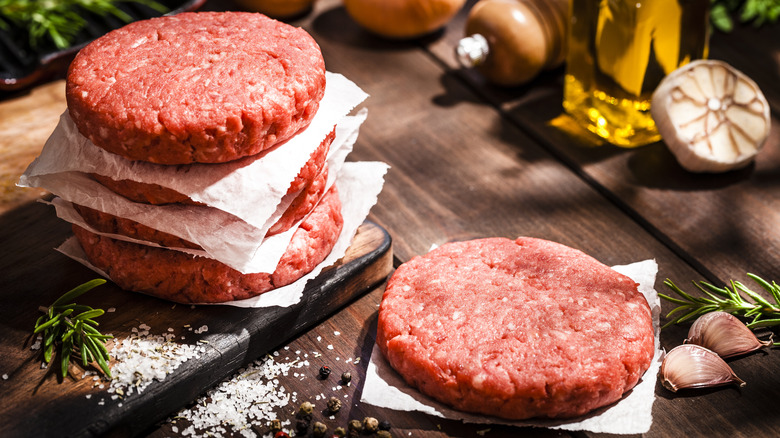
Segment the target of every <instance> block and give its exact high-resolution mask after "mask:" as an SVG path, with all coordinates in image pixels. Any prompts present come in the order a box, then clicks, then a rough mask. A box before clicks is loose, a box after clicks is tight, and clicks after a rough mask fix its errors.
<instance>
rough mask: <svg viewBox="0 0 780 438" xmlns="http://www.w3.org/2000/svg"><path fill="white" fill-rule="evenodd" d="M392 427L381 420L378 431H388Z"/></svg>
mask: <svg viewBox="0 0 780 438" xmlns="http://www.w3.org/2000/svg"><path fill="white" fill-rule="evenodd" d="M392 427H393V426H392V425H391V424H390V422H389V421H387V420H382V421H380V422H379V430H390V429H391V428H392Z"/></svg>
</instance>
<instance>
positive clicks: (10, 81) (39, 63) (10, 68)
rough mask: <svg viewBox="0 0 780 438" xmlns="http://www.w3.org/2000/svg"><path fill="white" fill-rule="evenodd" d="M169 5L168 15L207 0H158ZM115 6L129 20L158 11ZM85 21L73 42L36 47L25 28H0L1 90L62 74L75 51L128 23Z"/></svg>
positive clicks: (108, 18)
mask: <svg viewBox="0 0 780 438" xmlns="http://www.w3.org/2000/svg"><path fill="white" fill-rule="evenodd" d="M157 1H158V3H160V4H162V5H164V6H165V7H166V8H168V11H169V12H168V13H167V15H173V14H178V13H180V12H185V11H193V10H196V9H198V8H199V7H200V6H202V5H203V3H205V2H206V0H189V1H181V0H179V1H176V0H157ZM117 7H118V8H119V9H121V10H123V11H124V12H126V13H127V14H128V15H129V16H130V17H132V21H138V20H145V19H147V18H152V17H157V16H159V15H160V13H159V12H157V11H155V10H153V9H150V8H149V7H146V6H144V5H141V4H138V3H133V2H118V3H117ZM83 17H84V19H85V20H86V21H87V25H86V26H85V27H84V29H83V30H82V31H81V32H80V33H79V34H78V35H77V36H76V38H75V39H74V42H73V45H72V46H71V47H68V48H66V49H62V50H60V49H57V48H56V47H55V46H54V44H53V43H51V42H49V41H45V42H44V43H42V44H40V45H39V47H36V48H33V47H32V46H30V43H29V39H28V37H27V32H26V31H25V30H24V29H20V28H17V27H15V26H14V25H9V26H7V28H5V29H3V28H0V91H4V92H14V91H19V90H23V89H25V88H29V87H31V86H33V85H35V84H39V83H42V82H46V81H49V80H52V79H57V78H59V77H64V74H65V72H66V71H67V68H68V65H69V64H70V62H71V61H72V60H73V57H74V56H76V53H78V51H79V50H80V49H81V48H82V47H84V46H85V45H87V44H88V43H89V42H90V41H92V40H94V39H95V38H97V37H99V36H101V35H103V34H105V33H107V32H109V31H111V30H114V29H117V28H120V27H122V26H124V25H125V24H127V22H125V21H123V20H120V19H119V18H116V17H114V16H113V15H106V16H101V15H96V14H91V13H85V14H84V15H83Z"/></svg>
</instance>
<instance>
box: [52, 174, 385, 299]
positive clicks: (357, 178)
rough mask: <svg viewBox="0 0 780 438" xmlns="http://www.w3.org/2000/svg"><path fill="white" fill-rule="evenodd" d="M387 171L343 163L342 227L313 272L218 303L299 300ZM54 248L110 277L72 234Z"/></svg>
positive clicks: (343, 246)
mask: <svg viewBox="0 0 780 438" xmlns="http://www.w3.org/2000/svg"><path fill="white" fill-rule="evenodd" d="M387 170H388V166H387V165H386V164H385V163H378V162H357V163H344V166H343V168H342V169H341V172H340V173H339V177H338V179H337V181H336V187H337V188H338V190H339V196H340V198H341V203H342V215H343V216H344V226H343V229H342V232H341V235H340V236H339V239H338V241H337V242H336V245H335V246H334V247H333V250H332V251H331V253H330V254H329V255H328V257H327V258H326V259H325V260H324V261H323V262H322V263H320V264H319V265H317V267H315V268H314V270H313V271H312V272H310V273H309V274H307V275H305V276H303V277H302V278H300V279H299V280H298V281H296V282H294V283H292V284H290V285H287V286H284V287H280V288H277V289H274V290H272V291H269V292H266V293H264V294H261V295H259V296H257V297H254V298H248V299H245V300H239V301H231V302H227V303H221V304H224V305H230V306H236V307H254V308H257V307H270V306H280V307H287V306H291V305H293V304H296V303H298V302H299V301H300V300H301V297H302V296H303V290H304V288H305V286H306V283H307V282H308V281H309V280H311V279H312V278H314V277H316V276H317V275H319V273H320V272H322V270H323V269H324V268H325V267H327V266H330V265H332V264H333V263H335V262H336V261H337V260H338V259H340V258H341V257H343V256H344V254H345V253H346V251H347V249H348V248H349V246H350V244H351V243H352V238H353V237H354V236H355V232H356V231H357V229H358V227H359V226H360V224H362V223H363V221H364V220H365V218H366V216H368V213H369V211H370V210H371V207H373V206H374V204H376V201H377V196H378V195H379V193H380V192H381V190H382V186H383V185H384V175H385V173H386V172H387ZM57 250H58V251H60V252H62V253H63V254H65V255H67V256H68V257H71V258H72V259H74V260H76V261H78V262H80V263H82V264H84V265H85V266H87V267H89V268H90V269H92V270H94V271H95V272H97V273H98V274H99V275H101V276H103V277H105V278H110V277H108V276H107V275H106V273H105V272H102V271H101V270H99V269H97V268H96V267H95V266H93V265H92V264H91V263H89V261H87V259H86V255H85V254H84V251H83V250H82V249H81V246H80V245H79V243H78V241H77V240H76V238H75V237H72V238H70V239H69V240H67V241H66V242H65V243H63V244H62V245H61V246H60V247H59V248H57Z"/></svg>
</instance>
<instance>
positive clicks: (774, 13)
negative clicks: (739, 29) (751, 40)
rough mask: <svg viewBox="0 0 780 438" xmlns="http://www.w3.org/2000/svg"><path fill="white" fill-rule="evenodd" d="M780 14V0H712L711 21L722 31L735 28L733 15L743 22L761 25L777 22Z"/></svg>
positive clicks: (729, 30)
mask: <svg viewBox="0 0 780 438" xmlns="http://www.w3.org/2000/svg"><path fill="white" fill-rule="evenodd" d="M778 16H780V0H711V1H710V22H711V23H712V25H713V27H715V28H716V29H718V30H720V31H722V32H731V30H732V29H733V28H734V22H733V18H732V17H739V21H740V22H742V23H749V22H752V23H753V25H754V26H756V27H759V26H762V25H764V24H767V23H770V24H772V23H775V22H777V19H778Z"/></svg>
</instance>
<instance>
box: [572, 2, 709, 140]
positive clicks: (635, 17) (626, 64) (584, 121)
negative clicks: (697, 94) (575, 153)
mask: <svg viewBox="0 0 780 438" xmlns="http://www.w3.org/2000/svg"><path fill="white" fill-rule="evenodd" d="M709 4H710V0H571V15H570V19H571V22H570V23H569V25H570V26H569V39H568V55H567V59H566V77H565V84H564V96H563V108H564V110H565V111H566V112H567V113H568V114H569V115H571V116H572V117H573V118H574V119H575V120H577V122H579V123H580V124H581V125H583V126H584V127H586V128H587V129H588V130H589V131H591V132H593V133H595V134H596V135H598V136H600V137H602V138H604V139H606V140H607V141H608V142H610V143H612V144H615V145H618V146H624V147H633V146H640V145H644V144H647V143H652V142H655V141H658V140H660V138H661V137H660V135H659V134H658V130H657V129H656V126H655V123H654V122H653V118H652V117H651V115H650V99H651V97H652V94H653V91H654V90H655V87H656V86H657V85H658V83H659V82H660V81H661V79H663V77H664V76H665V75H666V74H668V73H671V72H672V71H674V70H675V69H677V68H678V67H680V66H682V65H684V64H686V63H688V62H690V61H692V60H694V59H700V58H706V57H707V52H708V47H709V46H708V42H709Z"/></svg>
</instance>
